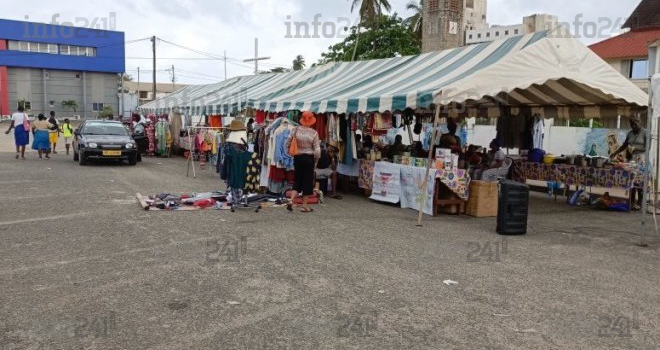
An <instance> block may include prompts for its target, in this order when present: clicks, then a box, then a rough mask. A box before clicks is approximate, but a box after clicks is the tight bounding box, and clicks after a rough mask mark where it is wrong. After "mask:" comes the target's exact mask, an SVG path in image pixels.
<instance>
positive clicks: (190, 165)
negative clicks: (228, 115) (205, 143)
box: [185, 126, 227, 178]
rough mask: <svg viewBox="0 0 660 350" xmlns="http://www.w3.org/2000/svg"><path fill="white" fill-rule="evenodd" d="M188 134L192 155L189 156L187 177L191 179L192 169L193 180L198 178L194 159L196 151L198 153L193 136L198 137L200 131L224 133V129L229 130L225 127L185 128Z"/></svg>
mask: <svg viewBox="0 0 660 350" xmlns="http://www.w3.org/2000/svg"><path fill="white" fill-rule="evenodd" d="M185 129H186V132H187V133H188V142H189V144H190V150H189V151H190V154H189V155H188V161H187V167H188V170H187V172H186V177H190V169H191V168H192V173H193V178H197V172H196V171H195V158H194V157H193V155H194V153H195V151H196V149H195V148H196V147H197V146H196V144H195V142H193V134H195V135H197V132H199V131H208V130H213V131H222V130H224V129H227V128H225V127H221V128H217V127H216V128H212V127H208V126H186V127H185Z"/></svg>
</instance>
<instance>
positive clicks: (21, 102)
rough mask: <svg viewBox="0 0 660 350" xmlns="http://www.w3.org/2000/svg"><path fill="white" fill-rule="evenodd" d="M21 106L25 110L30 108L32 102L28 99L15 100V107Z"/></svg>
mask: <svg viewBox="0 0 660 350" xmlns="http://www.w3.org/2000/svg"><path fill="white" fill-rule="evenodd" d="M20 106H23V108H25V110H26V111H29V110H32V102H30V101H25V100H18V101H17V102H16V108H18V107H20Z"/></svg>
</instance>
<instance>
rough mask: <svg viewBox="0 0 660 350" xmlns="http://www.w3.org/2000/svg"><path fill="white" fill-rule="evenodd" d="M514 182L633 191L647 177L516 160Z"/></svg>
mask: <svg viewBox="0 0 660 350" xmlns="http://www.w3.org/2000/svg"><path fill="white" fill-rule="evenodd" d="M513 179H514V180H516V181H518V182H522V183H525V182H526V181H527V180H535V181H554V182H559V183H563V184H565V185H567V186H578V187H604V188H619V189H623V190H626V191H627V190H630V189H631V188H633V187H641V184H642V183H643V179H644V173H643V172H642V171H640V170H639V169H632V168H594V167H581V166H577V165H567V164H544V163H532V162H528V161H521V160H515V161H514V162H513Z"/></svg>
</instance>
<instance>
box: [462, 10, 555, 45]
mask: <svg viewBox="0 0 660 350" xmlns="http://www.w3.org/2000/svg"><path fill="white" fill-rule="evenodd" d="M558 24H559V18H558V17H557V16H553V15H548V14H535V15H531V16H527V17H523V23H522V24H515V25H506V26H502V25H493V26H491V27H488V26H487V25H486V27H485V28H481V29H471V30H470V29H468V30H466V31H465V44H466V45H473V44H479V43H484V42H489V41H495V40H499V39H507V38H510V37H513V36H518V35H525V34H530V33H535V32H540V31H543V30H548V29H555V28H556V27H557V26H558Z"/></svg>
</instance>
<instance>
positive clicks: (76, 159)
mask: <svg viewBox="0 0 660 350" xmlns="http://www.w3.org/2000/svg"><path fill="white" fill-rule="evenodd" d="M78 158H80V156H79V155H78V152H76V151H73V161H74V162H77V161H78Z"/></svg>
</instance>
